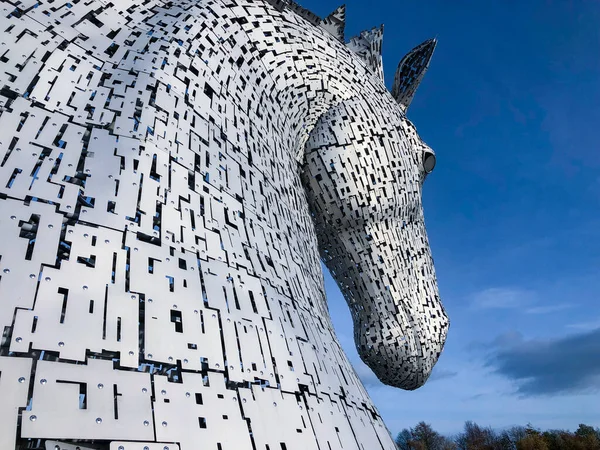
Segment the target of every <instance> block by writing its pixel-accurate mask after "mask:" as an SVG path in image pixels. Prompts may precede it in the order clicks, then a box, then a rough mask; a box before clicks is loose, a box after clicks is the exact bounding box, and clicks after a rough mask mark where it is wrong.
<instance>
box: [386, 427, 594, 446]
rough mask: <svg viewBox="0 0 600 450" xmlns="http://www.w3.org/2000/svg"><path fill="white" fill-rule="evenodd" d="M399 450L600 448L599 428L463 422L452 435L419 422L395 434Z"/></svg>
mask: <svg viewBox="0 0 600 450" xmlns="http://www.w3.org/2000/svg"><path fill="white" fill-rule="evenodd" d="M396 445H397V446H398V449H399V450H600V428H594V427H591V426H589V425H584V424H580V425H579V428H577V430H576V431H575V432H570V431H565V430H548V431H540V430H539V429H537V428H534V427H533V426H532V425H531V424H528V425H527V426H525V427H522V426H517V427H512V428H509V429H507V430H504V431H495V430H494V429H492V428H490V427H481V426H479V425H477V424H476V423H474V422H471V421H467V422H465V426H464V429H463V431H462V432H461V433H458V434H457V435H455V436H452V437H447V436H443V435H441V434H440V433H438V432H437V431H435V430H434V429H433V428H432V427H431V425H429V424H427V423H425V422H419V423H418V424H417V425H416V426H415V427H414V428H410V429H408V428H405V429H403V430H402V431H401V432H400V433H398V436H397V437H396Z"/></svg>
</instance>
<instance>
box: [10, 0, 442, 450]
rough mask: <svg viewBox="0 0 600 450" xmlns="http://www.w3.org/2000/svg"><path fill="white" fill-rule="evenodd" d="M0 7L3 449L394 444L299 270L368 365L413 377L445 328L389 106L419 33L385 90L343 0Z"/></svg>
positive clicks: (396, 381) (409, 87)
mask: <svg viewBox="0 0 600 450" xmlns="http://www.w3.org/2000/svg"><path fill="white" fill-rule="evenodd" d="M0 8H1V9H2V14H1V17H0V29H1V30H2V33H0V39H1V42H0V50H1V51H0V68H1V69H2V70H0V79H1V82H0V87H1V91H0V113H1V114H0V160H1V163H0V176H1V177H2V182H1V183H0V196H1V197H0V230H1V232H2V243H1V244H0V254H1V259H0V275H1V279H0V330H2V331H3V335H2V342H1V345H0V400H1V401H0V449H1V450H4V449H12V448H19V449H25V448H31V449H34V448H35V449H38V448H44V449H62V450H65V449H80V450H85V449H111V450H132V449H134V450H143V449H144V450H145V449H149V450H156V449H171V450H172V449H181V450H189V449H211V450H219V449H220V450H232V449H235V450H238V449H241V450H246V449H247V450H250V449H257V450H258V449H260V450H267V449H268V450H286V449H287V450H293V449H302V450H304V449H321V450H323V449H365V450H371V449H375V448H383V449H394V448H395V446H394V443H393V441H392V439H391V437H390V434H389V432H388V430H387V429H386V428H385V426H384V424H383V422H382V420H381V418H380V416H379V414H378V412H377V410H376V408H375V407H374V405H373V403H372V401H371V400H370V398H369V396H368V394H367V393H366V391H365V389H364V387H363V386H362V384H361V382H360V380H359V379H358V377H357V375H356V373H355V371H354V370H353V368H352V366H351V365H350V363H349V362H348V359H347V357H346V355H345V354H344V353H343V351H342V349H341V347H340V345H339V343H338V341H337V338H336V336H335V334H334V331H333V328H332V325H331V321H330V318H329V315H328V310H327V305H326V300H325V294H324V287H323V275H322V272H321V266H320V262H319V260H320V257H321V258H322V259H323V260H324V261H325V263H326V264H327V266H328V267H329V269H330V270H331V272H332V273H333V274H334V276H335V278H336V280H337V282H338V283H339V285H340V287H341V289H342V291H343V293H344V295H345V297H346V299H347V300H348V303H349V305H350V308H351V310H352V315H353V318H354V326H355V340H356V345H357V347H358V350H359V353H360V355H361V357H362V358H363V359H364V361H365V362H366V363H367V364H368V365H369V366H370V367H371V368H372V369H373V371H374V372H375V373H376V374H377V376H378V377H379V378H380V379H381V381H383V382H384V383H387V384H391V385H394V386H398V387H402V388H405V389H415V388H417V387H419V386H421V385H422V384H423V383H424V382H425V381H426V380H427V378H428V376H429V374H430V372H431V370H432V368H433V365H434V364H435V362H436V360H437V358H438V356H439V354H440V352H441V350H442V347H443V343H444V340H445V336H446V333H447V329H448V320H447V318H446V315H445V313H444V310H443V308H442V306H441V304H440V300H439V297H438V291H437V284H436V281H435V274H434V269H433V263H432V259H431V254H430V250H429V245H428V242H427V237H426V233H425V228H424V223H423V213H422V206H421V187H422V184H423V180H424V179H425V176H426V175H427V173H429V172H431V170H432V169H433V167H434V165H435V156H434V154H433V152H432V151H431V150H430V149H429V148H428V147H427V146H426V145H425V144H424V143H423V142H422V141H421V139H420V138H419V137H418V135H417V133H416V131H415V129H414V127H413V126H412V124H411V123H410V122H409V121H408V120H407V119H406V116H405V112H406V109H407V108H408V106H409V105H410V102H411V100H412V97H413V95H414V93H415V90H416V88H417V86H418V84H419V83H420V81H421V79H422V77H423V75H424V73H425V71H426V69H427V66H428V64H429V60H430V58H431V55H432V53H433V50H434V47H435V41H427V42H425V43H424V44H422V45H420V46H419V47H417V48H416V49H414V50H413V51H412V52H410V53H409V54H408V55H407V56H406V57H405V58H404V59H403V60H402V62H401V63H400V66H399V68H398V72H397V75H396V79H395V81H394V88H393V92H392V93H389V92H388V91H387V90H386V89H385V86H384V83H383V71H382V62H381V39H382V29H374V30H371V31H367V32H364V33H362V34H361V35H360V36H358V37H356V38H354V39H352V40H350V42H349V43H348V44H347V45H346V44H344V20H345V9H344V8H343V7H342V8H340V9H338V10H336V11H335V12H334V13H333V14H332V15H331V16H330V17H328V18H326V19H324V20H321V19H319V18H318V17H316V16H315V15H314V14H312V13H310V12H308V11H306V10H304V9H302V8H301V7H299V6H298V5H296V4H294V3H292V2H283V1H278V0H270V1H266V0H212V1H203V0H193V1H191V0H187V1H186V0H177V1H175V2H166V1H161V0H143V1H142V0H127V1H125V0H113V1H112V2H108V1H107V0H87V1H86V0H79V1H77V0H71V2H70V3H68V2H56V1H54V2H51V1H46V0H44V1H39V2H38V1H37V0H22V1H19V2H14V3H9V2H7V1H5V2H2V3H0ZM319 252H320V255H319Z"/></svg>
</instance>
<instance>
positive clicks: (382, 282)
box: [304, 40, 448, 389]
mask: <svg viewBox="0 0 600 450" xmlns="http://www.w3.org/2000/svg"><path fill="white" fill-rule="evenodd" d="M435 44H436V42H435V41H434V40H430V41H427V42H425V43H423V44H421V45H419V46H418V47H416V48H415V49H414V50H413V51H411V52H410V53H409V54H408V55H407V56H406V57H405V58H404V59H403V60H402V61H401V63H400V65H399V68H398V71H397V74H396V78H395V81H394V87H393V91H392V93H391V95H390V96H381V95H377V96H375V95H373V94H371V93H370V92H368V91H367V94H364V93H363V95H359V96H356V97H353V98H350V99H348V100H345V101H343V102H340V103H339V104H337V105H335V106H334V107H332V108H331V109H330V110H329V111H327V113H325V114H324V115H323V116H322V117H321V118H320V120H319V122H318V124H317V125H316V127H315V129H314V130H313V132H312V134H311V137H310V139H309V141H308V143H307V153H306V157H307V165H306V169H305V170H306V175H305V177H304V179H305V185H306V186H307V193H308V196H309V203H310V205H311V207H312V211H313V212H314V217H315V222H316V230H317V235H318V236H319V243H320V247H319V248H320V252H321V257H322V258H323V260H324V262H325V264H326V265H327V267H328V268H329V269H330V271H331V273H332V275H333V276H334V278H335V279H336V280H337V282H338V285H339V286H340V288H341V290H342V292H343V294H344V297H345V298H346V299H347V301H348V304H349V306H350V308H351V311H352V317H353V320H354V339H355V343H356V347H357V349H358V352H359V354H360V356H361V358H362V359H363V361H364V362H365V363H366V364H367V365H368V366H369V367H370V368H371V369H372V370H373V371H374V373H375V374H376V375H377V377H378V378H379V379H380V380H381V381H382V382H383V383H385V384H389V385H392V386H397V387H401V388H404V389H415V388H418V387H420V386H422V385H423V383H424V382H425V381H426V380H427V378H428V377H429V374H430V373H431V370H432V369H433V366H434V364H435V363H436V361H437V359H438V357H439V355H440V352H441V350H442V348H443V345H444V341H445V338H446V333H447V329H448V319H447V317H446V314H445V312H444V309H443V307H442V305H441V303H440V299H439V293H438V287H437V283H436V278H435V272H434V268H433V260H432V257H431V251H430V248H429V243H428V240H427V234H426V231H425V226H424V218H423V208H422V201H421V192H422V186H423V181H424V180H425V178H426V177H427V175H428V174H429V173H431V172H432V170H433V168H434V167H435V154H434V152H433V151H432V150H431V149H430V148H429V147H428V146H427V145H426V144H425V143H423V141H422V140H421V139H420V137H419V136H418V134H417V132H416V129H415V127H414V126H413V125H412V123H411V122H410V121H409V120H408V119H407V118H406V115H405V112H406V110H407V108H408V106H409V104H410V101H411V100H412V97H413V95H414V93H415V91H416V88H417V86H418V84H419V83H420V81H421V79H422V77H423V75H424V73H425V71H426V69H427V66H428V64H429V59H430V58H431V55H432V54H433V49H434V48H435ZM369 94H370V95H369ZM390 97H393V99H392V98H390Z"/></svg>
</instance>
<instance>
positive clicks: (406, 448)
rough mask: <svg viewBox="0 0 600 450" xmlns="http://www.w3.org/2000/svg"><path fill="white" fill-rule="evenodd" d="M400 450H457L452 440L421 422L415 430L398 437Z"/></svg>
mask: <svg viewBox="0 0 600 450" xmlns="http://www.w3.org/2000/svg"><path fill="white" fill-rule="evenodd" d="M396 445H397V446H398V448H399V449H400V450H455V449H456V445H455V444H454V442H452V441H451V440H450V439H448V438H446V437H444V436H442V435H441V434H439V433H438V432H437V431H435V430H434V429H433V428H432V427H431V425H429V424H428V423H425V422H419V423H418V424H417V425H416V426H415V427H414V428H411V429H410V430H409V429H406V428H405V429H404V430H402V431H401V432H400V433H398V436H397V437H396Z"/></svg>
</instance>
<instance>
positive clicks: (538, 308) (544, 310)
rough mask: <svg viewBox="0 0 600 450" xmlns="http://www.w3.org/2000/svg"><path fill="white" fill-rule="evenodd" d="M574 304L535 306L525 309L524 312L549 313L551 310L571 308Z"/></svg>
mask: <svg viewBox="0 0 600 450" xmlns="http://www.w3.org/2000/svg"><path fill="white" fill-rule="evenodd" d="M574 306H575V305H573V304H568V303H558V304H556V305H547V306H536V307H533V308H529V309H526V310H525V313H526V314H550V313H553V312H558V311H564V310H565V309H570V308H573V307H574Z"/></svg>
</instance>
